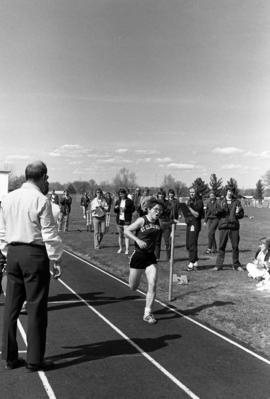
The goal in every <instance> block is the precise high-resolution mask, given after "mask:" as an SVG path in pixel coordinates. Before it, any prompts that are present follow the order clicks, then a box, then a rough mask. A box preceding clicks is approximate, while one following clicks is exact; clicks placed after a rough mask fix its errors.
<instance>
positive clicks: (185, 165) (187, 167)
mask: <svg viewBox="0 0 270 399" xmlns="http://www.w3.org/2000/svg"><path fill="white" fill-rule="evenodd" d="M167 166H168V168H172V169H183V170H191V169H195V165H193V164H191V163H173V162H172V163H169V164H168V165H167Z"/></svg>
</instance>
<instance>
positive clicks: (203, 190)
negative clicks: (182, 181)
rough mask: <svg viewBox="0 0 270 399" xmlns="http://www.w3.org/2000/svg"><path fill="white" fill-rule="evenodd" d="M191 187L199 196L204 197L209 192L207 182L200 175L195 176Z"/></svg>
mask: <svg viewBox="0 0 270 399" xmlns="http://www.w3.org/2000/svg"><path fill="white" fill-rule="evenodd" d="M192 187H193V188H194V189H195V191H196V193H197V195H199V196H200V197H201V198H204V197H206V196H207V195H208V193H209V187H208V184H207V183H205V182H204V181H203V180H202V178H201V177H197V179H195V180H194V182H193V183H192Z"/></svg>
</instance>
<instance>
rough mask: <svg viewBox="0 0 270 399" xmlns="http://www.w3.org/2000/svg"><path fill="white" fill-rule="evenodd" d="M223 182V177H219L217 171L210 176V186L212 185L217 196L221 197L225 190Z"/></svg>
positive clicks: (211, 188)
mask: <svg viewBox="0 0 270 399" xmlns="http://www.w3.org/2000/svg"><path fill="white" fill-rule="evenodd" d="M222 183H223V181H222V179H221V178H220V179H218V178H217V175H216V174H215V173H213V174H212V175H211V176H210V182H209V187H210V190H212V191H213V193H214V194H215V196H216V197H220V196H221V194H222V190H223V187H222Z"/></svg>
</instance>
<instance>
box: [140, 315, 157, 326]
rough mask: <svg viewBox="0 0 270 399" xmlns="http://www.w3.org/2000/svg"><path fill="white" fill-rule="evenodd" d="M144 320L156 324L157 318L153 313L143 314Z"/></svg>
mask: <svg viewBox="0 0 270 399" xmlns="http://www.w3.org/2000/svg"><path fill="white" fill-rule="evenodd" d="M143 320H144V321H145V322H146V323H148V324H156V323H157V320H156V319H155V317H154V315H153V314H152V313H150V314H148V315H144V316H143Z"/></svg>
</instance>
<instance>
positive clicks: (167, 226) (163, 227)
mask: <svg viewBox="0 0 270 399" xmlns="http://www.w3.org/2000/svg"><path fill="white" fill-rule="evenodd" d="M157 199H158V200H159V201H160V202H161V203H162V205H163V212H162V214H161V215H160V218H159V224H160V231H159V235H158V237H157V240H156V248H155V255H156V258H157V261H158V260H159V258H160V249H161V241H162V237H163V239H164V243H165V248H166V260H169V259H170V248H171V231H172V222H171V209H170V207H169V201H168V200H166V193H165V191H159V192H158V193H157Z"/></svg>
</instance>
